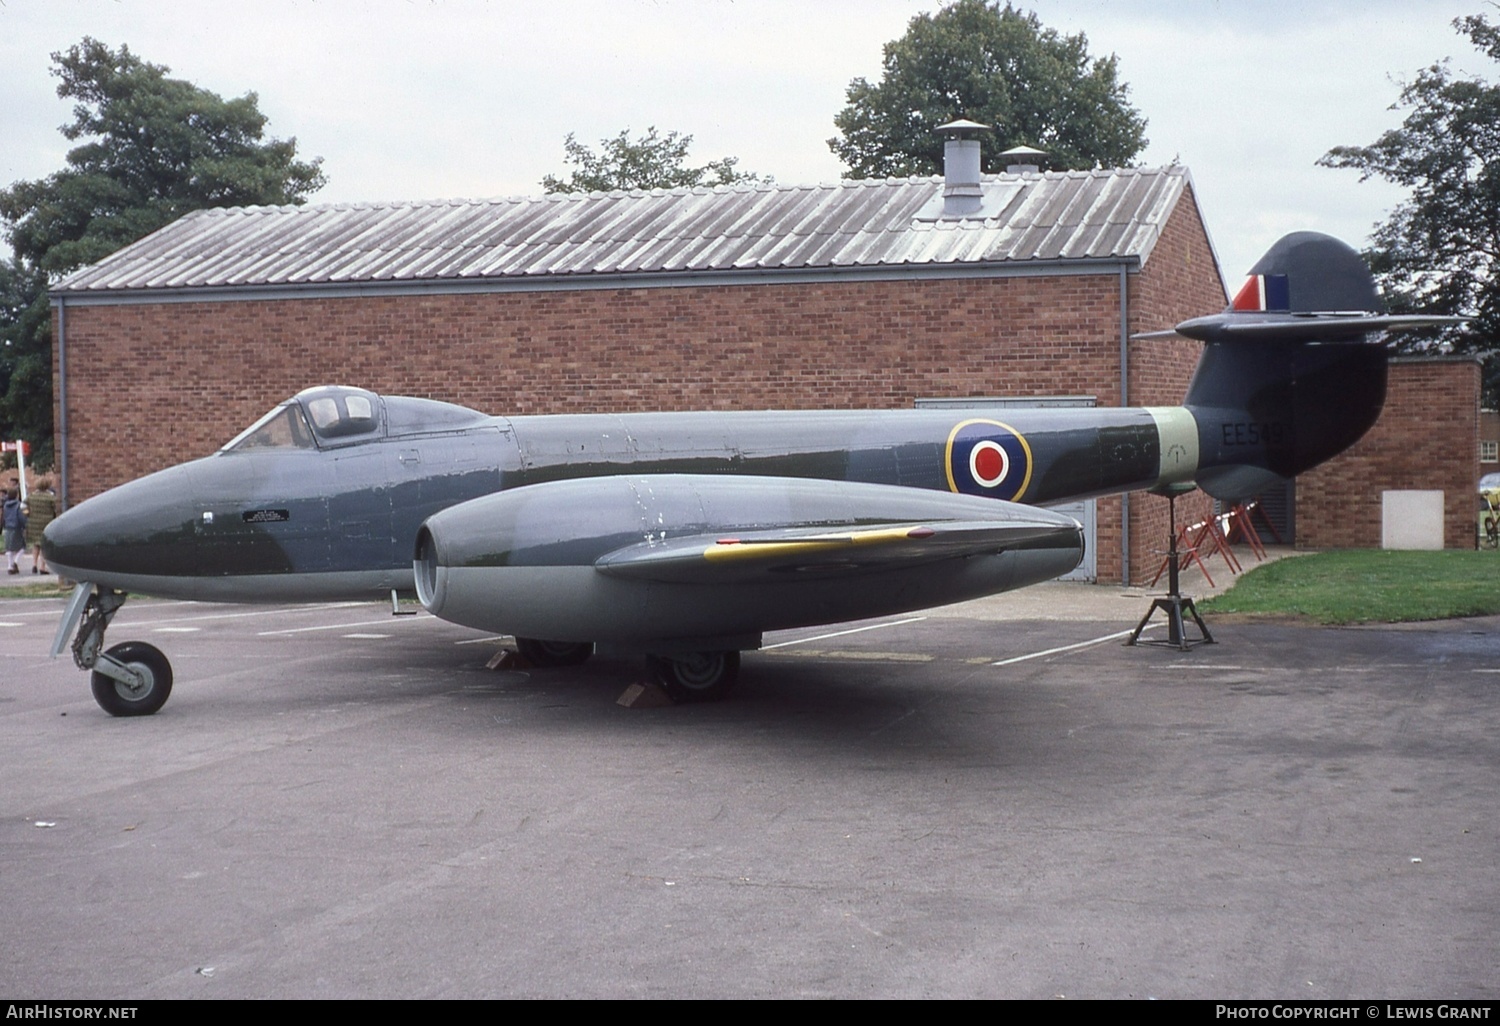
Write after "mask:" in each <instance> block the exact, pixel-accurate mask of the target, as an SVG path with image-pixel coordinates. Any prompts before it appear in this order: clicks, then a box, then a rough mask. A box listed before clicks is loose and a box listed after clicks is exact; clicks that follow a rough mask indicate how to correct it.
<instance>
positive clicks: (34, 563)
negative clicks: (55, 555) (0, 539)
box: [22, 475, 57, 574]
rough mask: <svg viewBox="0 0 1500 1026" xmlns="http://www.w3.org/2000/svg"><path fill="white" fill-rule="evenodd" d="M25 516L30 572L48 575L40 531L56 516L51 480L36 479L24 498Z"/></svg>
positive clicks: (45, 478) (54, 496)
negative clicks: (29, 553) (29, 551)
mask: <svg viewBox="0 0 1500 1026" xmlns="http://www.w3.org/2000/svg"><path fill="white" fill-rule="evenodd" d="M22 512H23V513H25V514H26V545H27V547H28V548H30V549H31V572H32V573H34V574H48V573H51V572H52V571H50V570H48V569H47V557H46V556H44V555H42V529H43V528H44V527H46V526H47V525H48V524H50V523H52V521H53V519H54V518H55V517H56V516H57V495H56V494H55V493H54V492H53V491H52V478H50V477H47V476H45V475H44V476H42V477H39V478H37V479H36V487H34V488H33V489H32V490H31V494H30V495H28V496H27V497H26V505H25V507H24V508H23V509H22Z"/></svg>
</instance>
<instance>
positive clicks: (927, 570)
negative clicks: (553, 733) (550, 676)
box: [414, 474, 1083, 650]
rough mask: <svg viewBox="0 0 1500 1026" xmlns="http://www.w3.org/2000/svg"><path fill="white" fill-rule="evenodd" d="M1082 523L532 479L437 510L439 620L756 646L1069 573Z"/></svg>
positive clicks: (866, 489) (435, 608)
mask: <svg viewBox="0 0 1500 1026" xmlns="http://www.w3.org/2000/svg"><path fill="white" fill-rule="evenodd" d="M1082 557H1083V539H1082V531H1081V529H1080V528H1079V526H1078V524H1077V522H1076V521H1074V520H1073V519H1072V518H1070V517H1066V516H1062V515H1061V514H1057V513H1053V512H1050V511H1048V510H1044V509H1039V508H1036V507H1032V506H1023V505H1019V504H1016V503H1010V502H1002V501H999V500H994V499H984V498H975V497H970V496H963V495H952V494H949V493H945V492H932V491H921V490H917V489H911V488H899V487H894V486H889V485H874V484H861V483H853V482H845V481H822V480H808V479H800V478H780V477H752V476H705V475H682V474H679V475H673V474H663V475H639V476H616V477H600V478H582V479H576V480H568V481H556V482H550V483H546V484H538V485H530V486H527V487H523V488H516V489H512V490H509V491H504V492H498V493H495V494H493V495H488V496H484V497H482V498H478V499H473V500H470V501H469V502H465V503H462V504H460V505H457V506H453V507H450V508H449V509H446V510H444V511H442V512H440V513H437V514H435V515H433V516H432V517H429V518H428V520H427V521H426V522H425V523H424V524H423V526H422V529H421V531H420V532H419V533H418V536H417V546H416V553H415V560H414V567H415V571H416V580H417V594H418V597H419V598H420V599H421V601H422V604H423V605H424V606H425V607H426V608H427V609H428V610H429V611H430V612H432V613H433V614H435V615H437V616H440V617H442V618H443V619H445V620H450V621H453V622H455V623H461V624H465V625H467V626H470V627H475V628H478V629H480V630H487V631H495V632H500V633H508V634H515V635H517V636H521V637H529V638H543V639H547V640H549V641H570V642H585V641H590V642H611V643H616V644H635V643H640V644H642V645H647V644H648V643H657V644H656V648H657V649H658V650H660V649H662V648H664V647H677V648H691V647H701V648H736V647H755V646H756V645H757V644H758V643H759V635H760V634H761V632H763V631H767V630H777V629H782V628H787V627H798V626H807V625H810V624H822V623H836V622H839V621H843V620H856V619H861V618H864V617H869V616H880V615H886V614H890V613H898V612H905V611H908V610H911V609H919V608H925V607H928V606H934V605H942V604H944V603H948V602H958V601H962V600H965V599H970V598H976V597H979V596H981V595H989V594H994V593H996V592H1000V591H1006V590H1009V589H1011V588H1019V587H1023V586H1025V585H1028V584H1035V583H1037V582H1039V581H1045V580H1049V579H1051V578H1054V577H1057V576H1059V575H1061V574H1065V573H1068V572H1069V571H1071V570H1072V569H1073V568H1074V567H1076V566H1077V565H1078V563H1079V561H1080V560H1081V559H1082Z"/></svg>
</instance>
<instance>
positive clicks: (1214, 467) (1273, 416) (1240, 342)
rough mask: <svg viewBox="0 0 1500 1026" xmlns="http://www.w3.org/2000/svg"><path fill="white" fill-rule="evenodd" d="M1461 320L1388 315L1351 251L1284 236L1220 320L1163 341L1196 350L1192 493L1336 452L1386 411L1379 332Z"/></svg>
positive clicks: (1229, 490)
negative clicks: (1183, 341) (1192, 343)
mask: <svg viewBox="0 0 1500 1026" xmlns="http://www.w3.org/2000/svg"><path fill="white" fill-rule="evenodd" d="M1460 321H1462V318H1451V317H1421V316H1393V315H1389V314H1387V313H1386V312H1385V304H1384V303H1383V302H1382V301H1381V298H1380V293H1379V290H1378V289H1377V288H1376V286H1375V279H1374V277H1373V276H1372V275H1371V274H1370V270H1369V268H1368V267H1367V266H1366V265H1365V262H1364V259H1363V258H1362V257H1361V256H1360V255H1359V254H1358V253H1357V252H1355V250H1354V249H1352V248H1351V247H1349V246H1348V245H1346V244H1345V243H1343V242H1340V241H1339V240H1338V239H1335V238H1332V237H1331V236H1327V235H1322V234H1319V233H1317V232H1296V233H1293V234H1291V235H1288V236H1285V237H1284V238H1282V239H1281V240H1280V241H1279V242H1277V243H1276V244H1275V245H1274V246H1272V247H1271V249H1270V250H1269V251H1268V252H1267V253H1266V255H1265V256H1263V257H1261V259H1260V261H1259V262H1258V263H1256V265H1255V266H1254V267H1253V268H1252V269H1251V271H1250V277H1249V279H1248V280H1247V281H1246V282H1245V284H1244V286H1243V287H1242V288H1241V289H1240V290H1239V291H1238V292H1237V293H1235V296H1234V299H1233V300H1232V301H1231V303H1230V305H1229V306H1228V308H1226V309H1225V310H1224V312H1223V313H1219V314H1212V315H1210V316H1207V317H1197V318H1194V319H1193V320H1190V321H1184V322H1183V323H1182V324H1179V325H1178V326H1177V328H1176V329H1175V331H1174V332H1172V333H1170V334H1177V335H1182V336H1185V337H1187V338H1193V339H1197V340H1199V341H1201V342H1204V343H1205V346H1204V350H1203V355H1202V357H1201V358H1200V359H1199V361H1198V367H1197V369H1196V370H1195V371H1194V374H1193V380H1192V383H1191V384H1190V385H1189V386H1188V392H1187V398H1186V399H1185V400H1184V405H1185V406H1186V407H1187V408H1188V409H1189V410H1190V411H1192V413H1193V416H1194V418H1195V419H1196V420H1197V422H1198V432H1199V454H1200V455H1199V470H1198V475H1197V482H1198V486H1199V487H1200V488H1202V489H1203V490H1204V491H1205V492H1208V493H1209V494H1210V495H1212V496H1214V497H1215V498H1219V499H1225V500H1230V501H1236V500H1240V499H1244V498H1249V497H1251V496H1254V495H1257V494H1259V493H1260V492H1262V491H1264V490H1266V489H1267V488H1268V487H1271V486H1273V485H1277V484H1280V483H1283V482H1284V481H1285V480H1286V479H1288V478H1290V477H1292V476H1294V475H1296V474H1299V473H1301V472H1302V471H1304V470H1308V469H1309V468H1311V467H1314V466H1316V465H1318V464H1319V463H1322V462H1323V461H1324V460H1327V459H1329V458H1330V457H1332V456H1335V455H1337V454H1338V453H1340V452H1343V451H1344V450H1345V449H1347V448H1348V447H1349V446H1351V445H1353V444H1354V443H1355V442H1356V441H1358V440H1359V439H1360V437H1361V436H1363V435H1364V433H1365V432H1366V431H1367V430H1369V428H1370V427H1371V426H1372V425H1373V424H1374V423H1375V421H1376V419H1377V418H1378V417H1379V416H1380V410H1381V407H1382V406H1383V405H1384V403H1385V386H1386V348H1385V346H1384V345H1383V344H1382V340H1383V337H1384V333H1385V332H1387V331H1394V330H1401V329H1404V328H1413V327H1426V326H1430V325H1434V324H1450V323H1455V322H1460ZM1142 337H1150V336H1142Z"/></svg>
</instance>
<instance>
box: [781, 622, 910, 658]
mask: <svg viewBox="0 0 1500 1026" xmlns="http://www.w3.org/2000/svg"><path fill="white" fill-rule="evenodd" d="M925 619H927V617H925V616H912V617H908V618H907V619H905V620H892V621H891V622H890V623H872V624H870V625H869V626H867V627H851V628H850V629H849V630H847V631H834V632H833V633H832V634H818V635H815V636H813V637H811V638H798V639H797V640H796V641H778V642H777V643H776V644H774V645H762V646H761V651H762V652H769V651H770V650H771V649H773V648H786V647H787V646H788V645H805V644H807V643H808V642H809V641H826V640H827V639H828V638H842V637H843V636H844V635H845V634H858V633H860V632H861V631H878V630H880V629H881V628H882V627H900V626H901V625H902V624H904V623H919V622H920V621H922V620H925Z"/></svg>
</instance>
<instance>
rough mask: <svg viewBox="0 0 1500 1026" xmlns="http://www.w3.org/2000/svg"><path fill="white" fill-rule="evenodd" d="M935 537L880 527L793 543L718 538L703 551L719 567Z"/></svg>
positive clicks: (916, 529)
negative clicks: (735, 561)
mask: <svg viewBox="0 0 1500 1026" xmlns="http://www.w3.org/2000/svg"><path fill="white" fill-rule="evenodd" d="M935 533H936V532H935V531H933V529H932V528H930V527H881V528H876V529H874V530H870V531H853V532H850V533H848V534H814V535H809V536H807V537H806V538H795V539H772V538H767V539H757V538H745V539H741V538H720V539H719V540H718V542H717V543H716V544H714V545H711V546H709V547H708V548H706V549H704V550H703V558H704V559H706V560H708V561H709V562H713V563H721V562H729V561H732V560H750V559H767V558H773V557H776V556H807V555H812V554H814V553H818V552H834V551H837V550H839V549H845V548H853V547H855V546H860V545H889V544H893V543H896V542H904V541H911V540H914V539H922V538H929V537H931V536H932V535H933V534H935Z"/></svg>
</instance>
